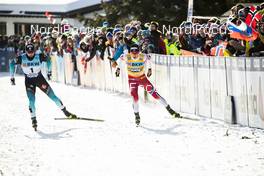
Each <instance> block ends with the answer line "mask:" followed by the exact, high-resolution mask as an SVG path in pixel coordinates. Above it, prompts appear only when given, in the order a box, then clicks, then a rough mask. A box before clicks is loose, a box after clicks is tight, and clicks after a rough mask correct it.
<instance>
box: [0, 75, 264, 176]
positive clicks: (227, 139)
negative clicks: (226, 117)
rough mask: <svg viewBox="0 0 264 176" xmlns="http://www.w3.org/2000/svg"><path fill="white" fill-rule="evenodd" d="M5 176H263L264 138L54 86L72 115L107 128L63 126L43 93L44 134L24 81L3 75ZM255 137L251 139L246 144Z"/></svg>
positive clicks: (0, 144) (1, 168)
mask: <svg viewBox="0 0 264 176" xmlns="http://www.w3.org/2000/svg"><path fill="white" fill-rule="evenodd" d="M0 74H1V75H2V76H0V176H13V175H14V176H177V175H178V176H263V175H264V132H263V130H258V129H250V128H246V127H239V126H232V127H230V129H229V130H228V134H229V135H228V136H226V135H225V134H226V131H227V129H228V128H229V126H228V125H227V124H224V123H222V122H220V121H213V120H209V119H201V120H200V121H191V120H180V119H172V118H170V116H169V115H168V114H167V112H166V110H165V109H164V108H163V107H162V106H161V105H159V104H147V105H146V104H144V103H141V104H140V111H141V116H142V127H138V128H137V127H135V125H134V117H133V111H132V107H131V101H130V98H129V97H126V96H120V95H118V94H114V93H106V92H102V91H97V90H93V89H82V88H78V87H72V86H66V85H63V84H58V83H51V85H52V87H53V89H54V91H55V92H56V94H57V95H58V96H59V97H60V98H61V99H62V101H63V102H64V104H65V105H66V106H67V107H68V109H69V110H70V111H72V112H76V113H77V114H79V115H80V116H83V117H90V118H101V119H104V120H105V122H90V121H55V120H54V118H55V117H63V114H62V113H61V111H60V110H59V109H57V107H56V106H55V104H54V103H53V102H51V101H50V100H49V99H48V98H47V97H46V95H45V94H43V93H42V92H40V91H39V90H37V95H36V96H37V98H36V107H37V117H38V122H39V131H38V132H37V133H36V132H34V131H33V129H32V127H31V120H30V116H29V112H28V101H27V98H26V94H25V87H24V78H23V77H17V78H16V82H17V85H16V86H11V85H10V83H9V77H8V76H7V75H6V74H3V73H0ZM3 75H4V76H3ZM242 137H243V138H245V137H248V138H249V139H242Z"/></svg>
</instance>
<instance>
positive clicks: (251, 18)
mask: <svg viewBox="0 0 264 176" xmlns="http://www.w3.org/2000/svg"><path fill="white" fill-rule="evenodd" d="M261 18H262V15H261V14H260V13H259V12H258V11H257V8H256V7H255V6H250V10H249V12H248V15H247V17H246V21H245V22H246V24H247V25H248V26H250V27H251V28H252V29H253V31H254V32H257V31H256V28H257V24H258V22H259V21H260V20H261Z"/></svg>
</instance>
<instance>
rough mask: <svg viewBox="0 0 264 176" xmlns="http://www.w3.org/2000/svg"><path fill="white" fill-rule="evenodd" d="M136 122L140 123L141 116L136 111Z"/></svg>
mask: <svg viewBox="0 0 264 176" xmlns="http://www.w3.org/2000/svg"><path fill="white" fill-rule="evenodd" d="M135 122H136V125H137V126H138V125H139V124H140V116H139V113H138V112H136V113H135Z"/></svg>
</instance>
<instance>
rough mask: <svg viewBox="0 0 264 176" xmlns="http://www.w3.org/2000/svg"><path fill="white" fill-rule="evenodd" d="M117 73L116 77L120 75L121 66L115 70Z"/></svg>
mask: <svg viewBox="0 0 264 176" xmlns="http://www.w3.org/2000/svg"><path fill="white" fill-rule="evenodd" d="M115 75H116V77H119V75H120V68H117V69H116V71H115Z"/></svg>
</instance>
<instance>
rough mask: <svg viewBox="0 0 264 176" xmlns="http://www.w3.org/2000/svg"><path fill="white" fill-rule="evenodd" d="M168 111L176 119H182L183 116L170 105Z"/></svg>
mask: <svg viewBox="0 0 264 176" xmlns="http://www.w3.org/2000/svg"><path fill="white" fill-rule="evenodd" d="M166 109H167V111H168V112H169V113H170V114H171V115H172V116H173V117H174V118H182V117H181V115H180V114H179V113H177V112H175V111H174V110H173V109H171V107H170V105H168V106H167V107H166Z"/></svg>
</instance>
